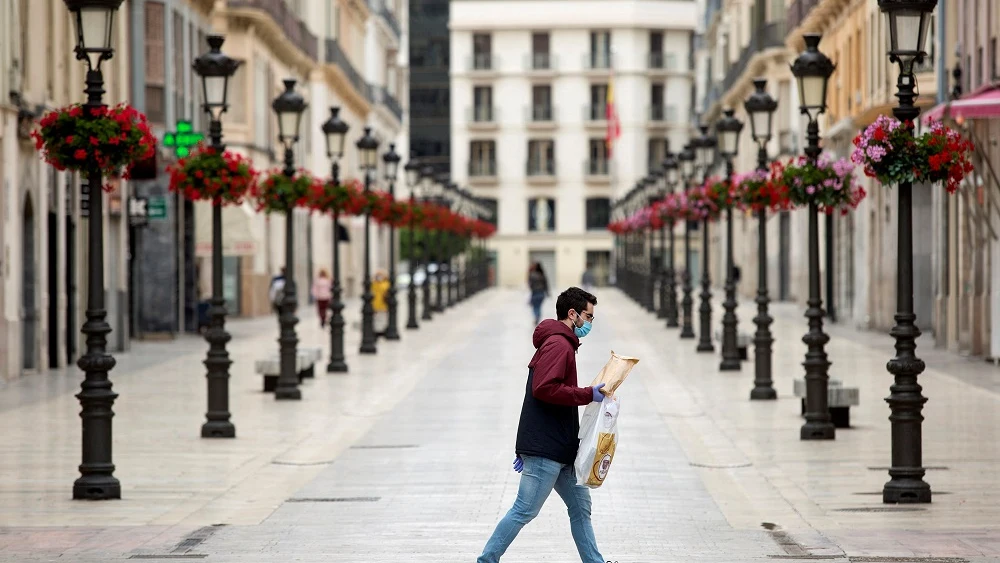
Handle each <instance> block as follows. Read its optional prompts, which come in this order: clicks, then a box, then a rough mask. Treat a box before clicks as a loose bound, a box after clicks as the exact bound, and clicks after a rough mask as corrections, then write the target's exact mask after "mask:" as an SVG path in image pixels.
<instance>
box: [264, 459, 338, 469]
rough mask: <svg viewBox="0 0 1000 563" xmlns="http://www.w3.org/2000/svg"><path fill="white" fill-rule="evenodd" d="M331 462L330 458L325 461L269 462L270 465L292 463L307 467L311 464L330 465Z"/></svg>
mask: <svg viewBox="0 0 1000 563" xmlns="http://www.w3.org/2000/svg"><path fill="white" fill-rule="evenodd" d="M331 463H333V460H332V459H328V460H326V461H281V460H274V461H272V462H271V465H294V466H296V467H309V466H312V465H330V464H331Z"/></svg>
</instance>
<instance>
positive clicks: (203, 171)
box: [168, 145, 258, 204]
mask: <svg viewBox="0 0 1000 563" xmlns="http://www.w3.org/2000/svg"><path fill="white" fill-rule="evenodd" d="M168 171H169V172H170V191H172V192H178V193H180V194H182V195H183V196H184V197H185V198H186V199H189V200H192V201H195V200H211V201H212V202H213V203H215V202H221V203H223V204H226V203H241V202H242V201H243V198H244V197H246V196H247V194H249V193H250V190H251V189H252V188H253V186H254V184H255V183H256V181H257V176H258V172H257V171H256V170H255V169H254V168H253V166H252V165H251V163H250V161H249V160H248V159H246V158H244V157H243V156H241V155H238V154H235V153H231V152H229V151H225V152H222V153H220V152H219V151H217V150H216V149H214V148H212V147H206V146H204V145H199V146H198V147H197V148H196V149H195V150H194V152H192V153H191V154H190V155H189V156H188V157H186V158H182V159H180V160H179V161H177V163H176V164H173V165H171V166H170V168H169V169H168Z"/></svg>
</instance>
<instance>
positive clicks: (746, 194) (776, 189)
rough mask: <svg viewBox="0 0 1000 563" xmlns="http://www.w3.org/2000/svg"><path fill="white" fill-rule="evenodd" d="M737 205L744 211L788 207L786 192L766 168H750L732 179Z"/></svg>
mask: <svg viewBox="0 0 1000 563" xmlns="http://www.w3.org/2000/svg"><path fill="white" fill-rule="evenodd" d="M733 185H734V186H735V188H734V189H735V192H736V195H737V205H738V206H739V207H740V209H743V210H746V211H762V210H765V209H767V210H784V209H788V208H789V207H790V205H791V202H790V201H788V193H787V192H786V191H785V190H784V189H782V188H783V186H782V185H781V183H780V182H775V181H773V178H772V176H771V172H770V171H768V170H752V171H750V172H747V173H745V174H738V175H737V176H736V177H735V178H734V179H733Z"/></svg>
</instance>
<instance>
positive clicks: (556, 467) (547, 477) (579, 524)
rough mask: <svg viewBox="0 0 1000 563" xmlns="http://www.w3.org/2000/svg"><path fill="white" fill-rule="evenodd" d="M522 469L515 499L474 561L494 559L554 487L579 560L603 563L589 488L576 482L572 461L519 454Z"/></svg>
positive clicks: (493, 562)
mask: <svg viewBox="0 0 1000 563" xmlns="http://www.w3.org/2000/svg"><path fill="white" fill-rule="evenodd" d="M521 459H522V461H523V462H524V470H523V471H522V472H521V484H520V486H519V487H518V489H517V500H515V501H514V506H513V507H511V509H510V511H508V512H507V515H506V516H504V517H503V520H501V521H500V523H499V524H497V529H496V530H494V531H493V535H492V536H491V537H490V540H489V541H488V542H486V547H484V548H483V554H482V555H480V556H479V559H477V560H476V561H477V563H497V562H499V561H500V557H501V556H502V555H503V554H504V552H505V551H507V548H508V547H509V546H510V544H511V542H513V541H514V538H516V537H517V534H518V532H520V531H521V528H523V527H524V525H525V524H527V523H528V522H531V520H532V519H533V518H534V517H535V516H538V512H539V511H540V510H541V509H542V505H543V504H545V499H547V498H548V496H549V493H551V492H552V489H553V488H554V489H555V490H556V492H557V493H559V496H560V497H562V499H563V502H565V503H566V508H567V510H568V512H569V527H570V531H571V532H572V533H573V541H574V542H576V549H577V551H579V552H580V560H581V561H583V563H604V558H603V557H601V552H600V551H598V550H597V540H596V539H594V528H593V526H591V525H590V489H588V488H587V487H584V486H581V485H577V484H576V474H575V473H574V471H573V466H572V465H563V464H561V463H559V462H556V461H552V460H551V459H546V458H543V457H534V456H521Z"/></svg>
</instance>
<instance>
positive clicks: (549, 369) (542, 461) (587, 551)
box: [477, 287, 604, 563]
mask: <svg viewBox="0 0 1000 563" xmlns="http://www.w3.org/2000/svg"><path fill="white" fill-rule="evenodd" d="M595 305H597V297H594V295H593V294H591V293H588V292H586V291H584V290H582V289H580V288H578V287H571V288H569V289H567V290H566V291H564V292H562V293H561V294H560V295H559V297H558V298H556V319H546V320H544V321H542V322H541V323H540V324H539V325H538V326H536V327H535V333H534V335H533V336H532V343H533V344H534V345H535V355H534V356H532V358H531V361H530V362H528V380H527V383H526V385H525V390H524V403H523V404H522V405H521V418H520V421H519V422H518V426H517V442H516V444H515V447H514V452H515V454H516V458H515V459H514V470H515V471H517V472H518V473H520V474H521V483H520V486H519V487H518V489H517V500H515V501H514V506H513V507H511V509H510V511H508V512H507V515H506V516H504V517H503V519H502V520H501V521H500V523H499V524H497V527H496V530H495V531H494V532H493V535H492V536H491V537H490V539H489V541H488V542H486V547H485V548H483V554H482V555H480V556H479V559H477V563H497V562H498V561H500V557H501V556H502V555H503V554H504V552H506V551H507V548H508V547H509V546H510V544H511V542H513V541H514V538H515V537H517V534H518V533H519V532H520V531H521V528H523V527H524V525H525V524H527V523H528V522H530V521H531V520H532V519H533V518H534V517H535V516H537V515H538V512H539V511H540V510H541V509H542V505H543V504H545V500H546V499H547V498H548V496H549V493H551V492H552V490H553V489H555V491H556V493H558V494H559V496H560V497H562V500H563V502H565V503H566V508H567V509H568V511H569V522H570V531H571V532H572V534H573V541H574V542H576V549H577V551H578V552H579V553H580V560H581V561H583V563H604V558H603V557H602V556H601V553H600V551H598V549H597V540H596V539H595V538H594V528H593V526H592V525H591V523H590V489H588V488H587V487H584V486H582V485H577V484H576V472H575V470H574V469H573V462H574V461H576V453H577V448H578V447H579V445H580V440H579V438H578V437H577V435H578V434H579V432H580V419H579V407H581V406H583V405H587V404H589V403H591V402H600V401H602V400H604V393H603V391H601V388H602V387H604V384H603V383H601V384H600V385H597V386H595V387H579V386H577V378H576V350H577V348H579V347H580V339H581V338H583V337H584V336H586V335H587V334H588V333H589V332H590V328H591V323H592V322H593V320H594V306H595Z"/></svg>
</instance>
